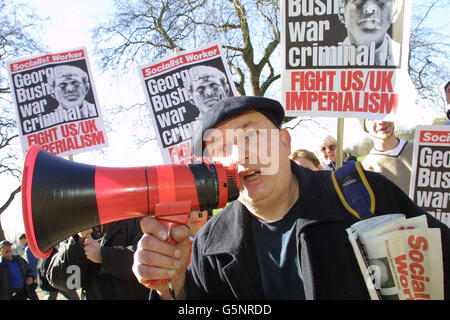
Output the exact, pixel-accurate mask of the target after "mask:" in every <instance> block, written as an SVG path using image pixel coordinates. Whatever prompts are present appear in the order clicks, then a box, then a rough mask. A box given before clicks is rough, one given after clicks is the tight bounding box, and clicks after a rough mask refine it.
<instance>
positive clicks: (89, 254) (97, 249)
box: [84, 238, 103, 263]
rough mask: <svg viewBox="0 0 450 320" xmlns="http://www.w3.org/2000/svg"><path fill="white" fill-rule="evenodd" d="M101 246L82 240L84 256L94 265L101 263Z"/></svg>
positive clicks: (94, 242)
mask: <svg viewBox="0 0 450 320" xmlns="http://www.w3.org/2000/svg"><path fill="white" fill-rule="evenodd" d="M101 249H102V248H101V246H100V243H98V241H96V240H94V239H92V238H87V239H86V240H84V253H85V254H86V258H88V259H89V260H91V261H92V262H94V263H102V262H103V259H102V252H101Z"/></svg>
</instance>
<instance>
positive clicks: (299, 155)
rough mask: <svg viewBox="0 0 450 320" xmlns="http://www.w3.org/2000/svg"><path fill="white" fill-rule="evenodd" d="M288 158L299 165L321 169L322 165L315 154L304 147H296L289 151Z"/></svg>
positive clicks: (315, 169)
mask: <svg viewBox="0 0 450 320" xmlns="http://www.w3.org/2000/svg"><path fill="white" fill-rule="evenodd" d="M289 159H291V160H294V161H295V162H297V164H298V165H299V166H302V167H305V168H308V169H311V170H314V171H317V170H323V167H322V165H321V164H320V160H319V159H318V158H317V157H316V155H315V154H314V153H313V152H311V151H308V150H305V149H297V150H295V151H294V152H292V153H291V155H290V156H289Z"/></svg>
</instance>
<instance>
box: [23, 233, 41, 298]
mask: <svg viewBox="0 0 450 320" xmlns="http://www.w3.org/2000/svg"><path fill="white" fill-rule="evenodd" d="M23 238H24V239H25V245H24V248H25V260H26V261H27V263H28V266H29V267H30V269H31V272H32V273H33V278H34V280H33V283H32V284H31V285H30V286H28V297H29V298H30V300H39V298H38V296H37V294H36V288H37V286H38V278H37V265H38V261H39V259H38V258H36V257H35V256H34V255H33V253H32V252H31V249H30V247H29V246H28V243H27V240H26V235H25V234H23Z"/></svg>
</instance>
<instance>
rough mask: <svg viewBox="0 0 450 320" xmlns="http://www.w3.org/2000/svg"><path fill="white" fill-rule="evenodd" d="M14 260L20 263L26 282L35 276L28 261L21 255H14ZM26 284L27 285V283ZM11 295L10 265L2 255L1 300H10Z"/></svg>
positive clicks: (0, 270)
mask: <svg viewBox="0 0 450 320" xmlns="http://www.w3.org/2000/svg"><path fill="white" fill-rule="evenodd" d="M12 259H13V261H16V262H17V264H18V265H19V269H20V272H21V274H22V276H23V280H24V282H25V281H26V279H27V278H28V277H31V278H33V279H34V277H33V273H32V272H31V269H30V267H29V266H28V263H27V262H26V261H25V260H24V259H23V258H22V257H21V256H17V255H13V258H12ZM25 286H26V285H25ZM10 297H11V275H10V272H9V267H8V265H7V264H6V262H4V258H3V257H0V300H9V299H10Z"/></svg>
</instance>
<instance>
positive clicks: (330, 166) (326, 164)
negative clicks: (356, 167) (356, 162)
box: [319, 135, 352, 171]
mask: <svg viewBox="0 0 450 320" xmlns="http://www.w3.org/2000/svg"><path fill="white" fill-rule="evenodd" d="M319 151H320V153H321V155H322V157H321V158H322V159H323V160H322V161H321V164H322V167H323V168H324V170H331V171H335V170H336V166H337V164H336V152H337V140H336V138H334V137H333V136H331V135H327V136H326V137H325V138H324V139H323V142H322V145H321V146H320V149H319ZM351 162H352V161H351V160H346V161H343V162H342V165H346V164H350V163H351Z"/></svg>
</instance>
